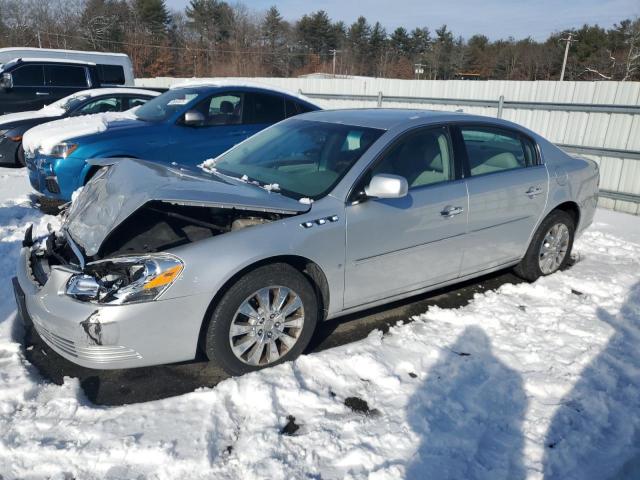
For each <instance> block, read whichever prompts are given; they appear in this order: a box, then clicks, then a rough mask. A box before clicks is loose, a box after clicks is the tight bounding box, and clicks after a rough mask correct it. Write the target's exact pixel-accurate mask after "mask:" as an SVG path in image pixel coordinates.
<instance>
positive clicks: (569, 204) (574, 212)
mask: <svg viewBox="0 0 640 480" xmlns="http://www.w3.org/2000/svg"><path fill="white" fill-rule="evenodd" d="M554 210H561V211H563V212H566V213H568V214H569V215H570V216H571V218H572V219H573V222H574V227H575V230H576V231H577V230H578V225H579V224H580V207H579V206H578V204H577V203H576V202H574V201H566V202H562V203H560V204H558V205H556V206H555V207H554V208H553V209H551V210H550V211H549V213H551V212H553V211H554Z"/></svg>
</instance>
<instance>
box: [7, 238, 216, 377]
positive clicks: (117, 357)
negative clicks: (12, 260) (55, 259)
mask: <svg viewBox="0 0 640 480" xmlns="http://www.w3.org/2000/svg"><path fill="white" fill-rule="evenodd" d="M30 256H31V250H30V248H28V247H23V248H22V250H21V252H20V257H19V259H18V266H17V267H18V268H17V276H16V278H15V279H14V281H13V285H14V292H15V297H16V302H17V304H18V311H19V313H20V316H21V317H22V319H23V321H24V322H25V323H26V324H31V323H32V324H33V327H34V328H35V330H36V331H37V332H38V334H39V335H40V337H41V338H42V340H43V341H44V342H45V343H46V344H47V345H49V347H51V349H53V350H54V351H55V352H56V353H58V354H59V355H61V356H62V357H64V358H66V359H67V360H69V361H71V362H73V363H76V364H78V365H81V366H83V367H87V368H94V369H115V368H132V367H143V366H149V365H159V364H166V363H174V362H181V361H186V360H192V359H194V358H195V356H196V350H197V343H198V337H199V334H200V326H201V323H202V319H203V317H204V312H205V311H206V308H207V306H208V302H209V301H210V298H205V296H203V295H194V296H189V297H180V298H174V299H169V300H158V301H154V302H146V303H139V304H133V305H96V304H92V303H86V302H80V301H77V300H74V299H72V298H70V297H68V296H67V295H65V294H64V289H65V287H66V284H67V281H68V279H69V277H70V276H71V275H72V274H73V273H72V272H70V271H65V270H63V269H56V268H54V269H52V271H51V274H50V276H49V278H48V280H47V282H46V284H45V285H44V286H40V285H39V284H37V283H36V281H35V280H34V278H33V277H32V274H31V268H30Z"/></svg>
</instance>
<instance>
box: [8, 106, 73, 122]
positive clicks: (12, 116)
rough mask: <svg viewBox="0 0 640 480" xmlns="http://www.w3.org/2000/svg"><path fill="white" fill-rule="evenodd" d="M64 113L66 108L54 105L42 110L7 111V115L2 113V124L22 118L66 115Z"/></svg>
mask: <svg viewBox="0 0 640 480" xmlns="http://www.w3.org/2000/svg"><path fill="white" fill-rule="evenodd" d="M64 113H65V111H64V109H62V108H59V107H56V106H54V105H49V106H46V107H43V108H41V109H40V110H32V111H29V112H16V113H7V114H5V115H0V125H3V124H5V123H12V122H19V121H20V120H27V119H30V118H49V117H59V116H60V115H64Z"/></svg>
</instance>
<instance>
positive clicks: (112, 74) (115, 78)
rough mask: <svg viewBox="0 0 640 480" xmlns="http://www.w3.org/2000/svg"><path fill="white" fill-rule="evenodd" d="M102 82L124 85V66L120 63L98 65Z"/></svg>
mask: <svg viewBox="0 0 640 480" xmlns="http://www.w3.org/2000/svg"><path fill="white" fill-rule="evenodd" d="M96 67H97V68H98V77H99V80H100V83H101V84H106V85H124V83H125V79H124V68H123V67H122V66H120V65H103V64H98V65H96Z"/></svg>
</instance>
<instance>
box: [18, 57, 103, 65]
mask: <svg viewBox="0 0 640 480" xmlns="http://www.w3.org/2000/svg"><path fill="white" fill-rule="evenodd" d="M17 60H18V62H17V63H20V62H22V63H27V62H37V63H68V64H74V65H90V66H95V63H94V62H89V61H86V60H75V59H70V58H54V57H20V58H18V59H17Z"/></svg>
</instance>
